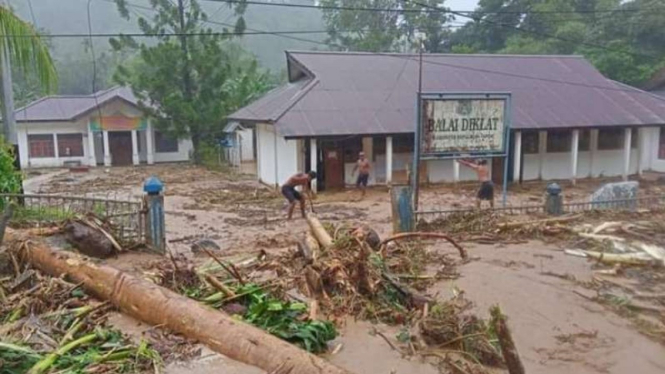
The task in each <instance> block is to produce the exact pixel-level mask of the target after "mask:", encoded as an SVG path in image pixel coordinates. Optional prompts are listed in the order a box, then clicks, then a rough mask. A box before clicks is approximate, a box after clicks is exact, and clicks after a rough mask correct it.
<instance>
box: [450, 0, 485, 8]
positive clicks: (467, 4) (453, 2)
mask: <svg viewBox="0 0 665 374" xmlns="http://www.w3.org/2000/svg"><path fill="white" fill-rule="evenodd" d="M445 4H446V6H447V7H448V8H450V9H452V10H474V9H476V5H477V4H478V0H446V2H445Z"/></svg>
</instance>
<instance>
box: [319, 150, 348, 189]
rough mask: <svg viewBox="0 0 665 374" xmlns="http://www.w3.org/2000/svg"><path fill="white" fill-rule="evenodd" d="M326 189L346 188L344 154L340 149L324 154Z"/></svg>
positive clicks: (325, 151)
mask: <svg viewBox="0 0 665 374" xmlns="http://www.w3.org/2000/svg"><path fill="white" fill-rule="evenodd" d="M323 157H324V169H325V181H324V182H325V187H326V189H342V188H344V154H343V153H342V151H341V150H340V149H338V148H333V149H326V150H324V152H323Z"/></svg>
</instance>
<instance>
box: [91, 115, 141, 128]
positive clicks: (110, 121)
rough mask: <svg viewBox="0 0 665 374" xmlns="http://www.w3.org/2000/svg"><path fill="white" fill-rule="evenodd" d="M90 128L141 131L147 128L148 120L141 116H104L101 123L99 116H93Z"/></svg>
mask: <svg viewBox="0 0 665 374" xmlns="http://www.w3.org/2000/svg"><path fill="white" fill-rule="evenodd" d="M90 128H91V130H92V131H102V130H107V131H109V130H110V131H131V130H138V131H141V130H145V129H147V128H148V121H147V120H146V119H144V118H141V117H125V116H104V117H102V121H101V124H100V121H99V118H93V119H92V120H91V121H90Z"/></svg>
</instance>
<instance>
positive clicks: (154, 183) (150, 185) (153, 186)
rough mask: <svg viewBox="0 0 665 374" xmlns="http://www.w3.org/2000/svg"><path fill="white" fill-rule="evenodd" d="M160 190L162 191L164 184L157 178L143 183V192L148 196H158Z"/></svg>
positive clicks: (151, 178)
mask: <svg viewBox="0 0 665 374" xmlns="http://www.w3.org/2000/svg"><path fill="white" fill-rule="evenodd" d="M162 190H164V183H162V181H161V180H159V178H157V177H154V176H153V177H150V178H148V179H146V180H145V183H143V191H145V192H146V193H148V194H153V195H155V194H159V193H160V192H162Z"/></svg>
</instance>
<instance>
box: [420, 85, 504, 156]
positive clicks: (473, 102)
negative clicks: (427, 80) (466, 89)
mask: <svg viewBox="0 0 665 374" xmlns="http://www.w3.org/2000/svg"><path fill="white" fill-rule="evenodd" d="M421 105H422V121H421V124H422V128H421V132H420V139H421V140H420V155H421V157H423V158H426V157H430V158H436V157H437V156H446V155H453V154H461V153H505V138H506V136H505V134H506V130H507V128H508V125H507V116H506V111H507V100H506V98H505V97H480V98H473V97H460V98H456V97H454V96H453V97H446V96H443V95H441V96H435V97H431V96H425V95H423V97H422V99H421Z"/></svg>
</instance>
